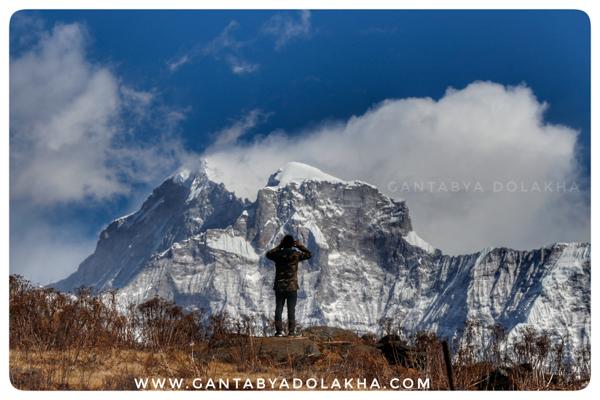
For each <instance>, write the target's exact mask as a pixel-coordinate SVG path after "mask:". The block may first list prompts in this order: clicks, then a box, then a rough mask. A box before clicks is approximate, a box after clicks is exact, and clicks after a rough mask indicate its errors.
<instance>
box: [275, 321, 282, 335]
mask: <svg viewBox="0 0 600 400" xmlns="http://www.w3.org/2000/svg"><path fill="white" fill-rule="evenodd" d="M275 336H277V337H279V336H283V322H282V321H275Z"/></svg>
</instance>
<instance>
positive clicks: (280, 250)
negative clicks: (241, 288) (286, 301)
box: [266, 245, 311, 291]
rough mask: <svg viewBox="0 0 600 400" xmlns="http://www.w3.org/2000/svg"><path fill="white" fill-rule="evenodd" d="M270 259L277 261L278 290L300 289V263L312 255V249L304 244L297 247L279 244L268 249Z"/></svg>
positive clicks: (276, 280)
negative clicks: (309, 249)
mask: <svg viewBox="0 0 600 400" xmlns="http://www.w3.org/2000/svg"><path fill="white" fill-rule="evenodd" d="M266 256H267V258H268V259H269V260H273V261H275V283H274V284H273V289H275V290H277V291H294V290H298V263H299V262H300V261H303V260H308V259H309V258H310V257H311V254H310V251H308V249H307V248H306V247H304V246H302V245H298V246H297V247H295V248H293V247H283V246H281V245H280V246H277V247H275V248H274V249H271V250H269V251H267V254H266Z"/></svg>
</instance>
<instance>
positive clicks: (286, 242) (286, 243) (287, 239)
mask: <svg viewBox="0 0 600 400" xmlns="http://www.w3.org/2000/svg"><path fill="white" fill-rule="evenodd" d="M281 245H282V246H283V247H292V246H294V237H293V236H292V235H285V236H284V237H283V239H281Z"/></svg>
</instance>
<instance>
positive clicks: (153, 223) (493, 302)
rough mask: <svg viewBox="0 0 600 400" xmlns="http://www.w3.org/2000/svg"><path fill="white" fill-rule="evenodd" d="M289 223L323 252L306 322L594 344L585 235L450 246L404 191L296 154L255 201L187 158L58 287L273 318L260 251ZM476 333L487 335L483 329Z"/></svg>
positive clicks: (312, 269) (311, 264) (313, 269)
mask: <svg viewBox="0 0 600 400" xmlns="http://www.w3.org/2000/svg"><path fill="white" fill-rule="evenodd" d="M287 233H290V234H292V235H294V236H295V237H298V238H299V239H300V240H301V241H302V242H304V243H305V244H306V246H307V247H308V248H309V249H310V250H311V252H312V253H313V257H312V258H311V259H310V260H309V261H307V262H305V263H302V264H301V266H300V268H299V283H300V291H299V292H298V306H297V311H296V315H297V319H298V320H299V321H300V322H301V323H303V324H304V325H329V326H337V327H342V328H347V329H354V330H359V331H368V330H372V331H374V330H377V329H378V327H379V325H380V321H381V320H382V319H383V318H391V319H393V320H395V321H397V322H400V323H401V325H402V326H403V327H404V328H405V329H407V330H408V331H419V330H430V331H434V332H436V333H437V334H439V335H441V336H446V337H449V338H452V337H456V336H460V335H461V330H462V329H463V328H464V325H465V322H466V321H467V320H475V321H478V322H480V323H482V324H483V325H493V324H496V323H498V324H501V325H503V326H504V327H505V328H506V329H507V331H508V334H509V337H510V335H514V334H515V333H517V331H518V330H519V329H521V328H523V327H525V326H532V327H534V328H536V329H547V330H548V332H549V333H550V334H556V335H561V336H565V337H566V351H567V352H573V351H575V350H577V349H581V348H583V347H585V346H589V334H590V245H589V244H587V243H569V244H565V243H558V244H554V245H551V246H548V247H545V248H542V249H538V250H533V251H517V250H511V249H505V248H489V249H485V250H482V251H481V252H478V253H475V254H469V255H462V256H447V255H444V254H443V253H442V252H441V251H440V250H438V249H435V248H434V247H433V246H431V245H429V244H428V243H426V242H425V241H424V240H422V239H421V238H419V236H418V235H417V234H416V233H415V232H414V231H413V229H412V225H411V221H410V217H409V213H408V208H407V207H406V204H405V203H404V202H400V201H396V200H394V199H391V198H389V197H387V196H386V195H384V194H382V193H381V192H379V190H378V189H377V188H375V187H373V186H371V185H369V184H366V183H363V182H358V181H354V182H345V181H342V180H340V179H337V178H335V177H332V176H330V175H327V174H325V173H323V172H321V171H319V170H317V169H316V168H313V167H309V166H306V165H303V164H300V163H289V164H287V165H286V166H285V167H284V168H283V169H281V170H279V171H277V172H276V173H274V174H273V175H272V176H271V177H270V178H269V179H268V183H267V186H265V187H264V188H262V189H261V190H259V192H258V194H257V198H256V201H255V202H253V203H249V202H247V201H242V200H241V199H239V198H237V197H236V196H235V195H234V194H233V193H231V192H229V191H228V190H227V189H226V188H225V187H224V186H223V185H222V184H219V183H216V182H214V181H212V180H211V179H210V173H209V170H207V168H206V165H205V164H203V166H202V167H200V168H199V169H198V170H195V171H182V172H180V173H179V174H177V175H175V176H173V177H171V178H169V179H167V180H166V181H165V182H164V183H163V184H162V185H160V186H159V187H158V188H157V189H155V190H154V192H153V193H152V195H151V196H150V197H149V198H148V199H147V200H146V202H145V203H144V204H143V206H142V208H141V209H140V210H139V211H138V212H136V213H135V214H132V215H129V216H126V217H122V218H119V219H117V220H116V221H114V222H112V223H111V224H110V225H109V226H108V227H107V228H106V229H105V230H104V231H103V232H102V233H101V235H100V239H99V241H98V245H97V248H96V251H95V252H94V254H92V255H91V256H89V257H88V258H87V259H86V260H85V261H83V263H82V264H81V265H80V266H79V269H78V270H77V272H75V273H74V274H73V275H71V276H70V277H68V278H66V279H65V280H62V281H60V282H57V283H56V284H54V285H53V286H54V287H56V288H58V289H61V290H73V289H75V288H77V287H80V286H92V287H93V288H94V289H95V290H96V291H99V292H100V291H105V290H108V289H113V288H116V289H119V290H118V293H117V298H118V300H119V302H120V303H121V304H123V305H124V304H127V303H130V302H133V303H139V302H142V301H144V300H146V299H148V298H151V297H153V296H155V295H159V296H162V297H164V298H167V299H171V300H174V301H176V302H177V303H179V304H181V305H182V306H184V307H186V308H188V309H195V308H204V309H207V310H210V311H211V312H219V311H227V312H228V313H230V314H231V315H233V316H241V315H257V316H259V317H261V318H265V319H266V318H268V317H271V316H272V315H271V314H272V313H273V311H274V305H273V302H274V300H273V298H274V295H273V290H272V284H273V278H274V267H273V265H272V263H271V262H270V261H269V260H267V259H266V258H265V257H264V253H265V252H266V251H267V250H268V249H269V248H271V247H274V246H275V245H276V244H277V243H278V242H279V240H280V239H281V238H282V237H283V235H284V234H287ZM478 335H479V336H480V339H481V343H482V344H483V345H484V346H485V343H487V342H488V340H489V337H488V333H487V331H486V330H480V331H479V332H478Z"/></svg>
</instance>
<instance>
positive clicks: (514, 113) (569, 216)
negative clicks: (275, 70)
mask: <svg viewBox="0 0 600 400" xmlns="http://www.w3.org/2000/svg"><path fill="white" fill-rule="evenodd" d="M546 108H547V104H545V103H543V102H539V101H538V100H537V99H536V97H535V95H534V94H533V92H532V91H531V89H530V88H529V87H527V86H525V85H520V86H514V87H511V86H503V85H500V84H496V83H492V82H474V83H472V84H470V85H468V86H467V87H465V88H464V89H460V90H457V89H448V90H447V92H446V93H445V95H444V96H443V97H442V98H440V99H439V100H433V99H431V98H407V99H391V100H386V101H383V102H381V103H379V104H377V105H375V106H374V107H372V108H371V109H370V110H368V111H367V112H366V113H364V114H363V115H359V116H353V117H351V118H349V119H348V120H347V121H339V122H337V123H333V124H328V125H325V126H321V127H319V128H316V129H311V130H309V131H304V132H300V133H297V134H289V133H287V134H286V133H283V132H277V133H274V134H271V135H268V136H266V137H262V138H260V139H257V140H256V141H254V142H252V143H250V144H231V145H229V146H224V147H221V148H219V149H211V151H209V152H208V153H207V154H206V156H207V158H208V160H209V163H210V164H211V165H212V166H213V167H214V168H216V169H218V170H219V176H221V177H222V179H223V181H224V183H225V184H226V185H227V186H228V187H230V188H232V189H233V190H235V191H236V192H237V193H238V194H240V195H242V196H246V197H249V198H253V197H254V196H255V194H256V191H257V189H258V188H260V187H262V186H263V185H264V183H265V177H267V176H269V174H270V173H271V172H272V171H274V170H276V169H277V168H278V167H280V166H281V165H284V164H285V163H286V162H288V161H292V160H296V161H301V162H305V163H307V164H310V165H314V166H316V167H318V168H320V169H322V170H323V171H325V172H327V173H330V174H332V175H335V176H339V177H340V178H343V179H348V180H351V179H361V180H364V181H367V182H370V183H373V184H375V185H377V186H378V187H379V188H380V189H381V190H383V191H384V192H386V193H387V194H389V195H391V196H393V197H396V198H404V199H406V201H407V203H408V206H409V207H410V209H411V213H412V215H413V222H414V225H415V229H416V230H418V231H419V233H420V234H421V236H423V237H424V238H426V239H427V240H428V241H429V242H431V243H433V244H434V245H436V246H437V247H439V248H442V249H443V250H445V251H448V252H451V253H462V252H469V251H475V250H478V249H480V248H482V247H486V246H490V245H495V246H512V247H517V248H534V247H537V246H541V245H545V244H548V243H552V242H556V241H566V240H587V239H588V238H589V202H588V194H587V193H585V192H583V191H579V190H575V191H571V190H569V189H571V188H573V186H572V185H573V184H575V186H577V184H578V183H579V175H578V172H579V171H578V164H577V160H576V153H575V143H576V137H577V134H578V132H577V131H575V130H573V129H570V128H568V127H565V126H559V125H552V124H549V123H547V122H546V121H544V110H545V109H546ZM500 185H502V187H500ZM515 185H517V187H515ZM537 186H539V187H540V191H537V190H536V189H535V188H536V187H537ZM479 187H481V188H482V189H483V190H481V191H480V190H478V188H479ZM532 188H533V190H532ZM563 188H564V189H566V190H563ZM513 189H514V190H513Z"/></svg>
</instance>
